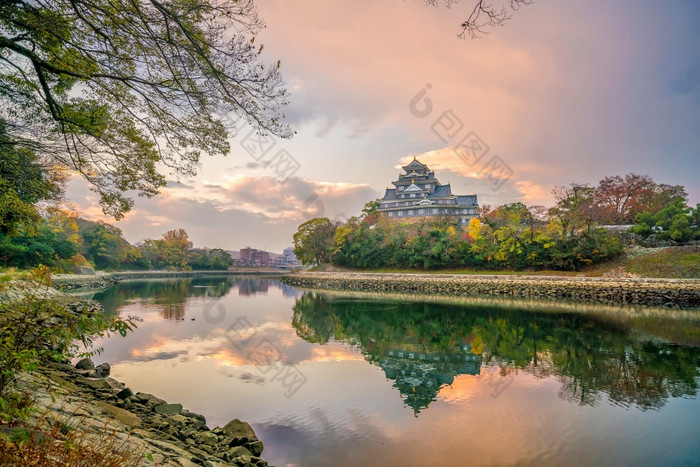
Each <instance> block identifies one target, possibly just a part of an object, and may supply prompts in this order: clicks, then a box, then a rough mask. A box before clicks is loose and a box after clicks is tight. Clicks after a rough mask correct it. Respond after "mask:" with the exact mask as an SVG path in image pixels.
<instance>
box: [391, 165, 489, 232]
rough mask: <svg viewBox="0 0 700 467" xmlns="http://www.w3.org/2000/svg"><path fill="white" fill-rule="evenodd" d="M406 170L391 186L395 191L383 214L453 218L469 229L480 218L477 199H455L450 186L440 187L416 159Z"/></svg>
mask: <svg viewBox="0 0 700 467" xmlns="http://www.w3.org/2000/svg"><path fill="white" fill-rule="evenodd" d="M403 170H404V171H405V172H406V173H404V174H399V179H398V180H396V181H395V182H391V183H392V184H393V185H394V188H387V189H386V192H385V193H384V198H382V199H381V200H380V202H379V211H380V212H385V213H387V215H388V216H389V217H390V218H393V219H399V218H407V217H437V216H450V217H454V218H455V219H456V220H457V222H458V223H459V224H460V225H467V224H469V221H471V220H472V219H473V218H474V217H477V216H478V215H479V204H478V202H477V199H476V195H453V194H452V188H451V187H450V184H449V183H448V184H447V185H443V184H442V183H440V182H439V181H438V179H437V178H436V177H435V173H434V172H433V171H432V170H430V168H428V166H427V165H425V164H422V163H420V162H419V161H418V160H417V159H416V158H415V157H414V158H413V162H411V163H410V164H408V165H406V166H404V167H403Z"/></svg>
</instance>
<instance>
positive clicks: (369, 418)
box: [94, 277, 700, 466]
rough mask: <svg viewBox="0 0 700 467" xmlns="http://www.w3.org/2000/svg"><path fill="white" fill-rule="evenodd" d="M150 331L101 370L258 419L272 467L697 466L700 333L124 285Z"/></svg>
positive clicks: (275, 290) (689, 328) (516, 310)
mask: <svg viewBox="0 0 700 467" xmlns="http://www.w3.org/2000/svg"><path fill="white" fill-rule="evenodd" d="M94 298H95V299H97V300H99V301H100V302H101V303H102V304H103V305H104V307H105V308H106V309H107V310H110V311H114V312H115V313H119V314H120V315H122V316H128V315H132V316H137V317H139V318H141V319H142V320H143V321H142V322H141V323H139V325H138V329H137V330H136V331H135V332H133V333H131V334H129V335H128V336H127V337H126V338H121V337H119V336H116V337H112V338H110V339H104V340H102V341H100V342H98V343H97V345H98V346H102V347H103V348H104V353H102V354H101V355H99V356H97V357H96V358H95V361H96V363H101V362H103V361H107V362H109V363H110V364H111V365H112V376H114V377H115V378H116V379H118V380H120V381H123V382H125V383H126V384H127V385H128V386H129V387H130V388H132V389H133V390H134V392H136V391H142V392H149V393H153V394H156V395H157V396H159V397H161V398H164V399H166V400H167V401H169V402H180V403H182V404H183V405H184V406H185V407H186V408H188V409H189V410H192V411H194V412H198V413H201V414H203V415H205V416H206V418H207V421H208V424H209V426H210V427H212V428H213V427H214V426H217V425H219V426H223V425H224V424H225V423H227V422H228V421H229V420H231V419H232V418H241V419H243V420H246V421H248V422H249V423H250V424H251V425H252V426H253V428H254V429H255V432H256V433H257V434H258V436H259V437H260V438H261V439H262V440H263V442H264V444H265V452H264V453H263V457H264V458H265V459H266V460H267V461H268V462H270V463H272V464H273V465H277V466H285V465H290V466H334V465H339V466H361V465H399V466H412V465H416V466H433V465H444V466H452V465H455V466H456V465H512V464H518V465H544V464H546V465H699V463H700V402H699V401H698V396H697V393H698V384H699V383H700V377H699V375H700V373H699V370H700V320H699V318H698V317H697V316H695V315H694V314H693V313H692V312H687V313H685V314H683V313H681V314H680V315H681V316H680V317H678V314H676V318H674V319H663V318H659V317H654V316H644V315H635V316H634V317H632V318H629V317H627V318H621V316H624V315H623V314H621V313H604V312H602V311H601V312H591V311H587V312H585V313H577V312H563V311H552V310H539V309H537V307H533V306H526V305H523V306H519V305H518V306H494V305H493V304H488V303H485V302H483V301H481V302H479V301H477V302H475V303H465V302H464V301H462V302H460V303H456V302H455V303H451V302H450V301H449V300H442V301H437V302H436V301H435V300H432V301H431V300H429V299H425V298H421V297H411V296H403V297H397V296H385V297H383V296H380V295H358V294H354V295H343V294H337V293H326V292H320V291H318V292H309V291H302V290H298V289H295V288H293V287H289V286H286V285H284V284H282V283H281V282H279V281H278V280H275V279H265V278H251V277H210V278H201V279H178V280H148V281H129V282H122V283H120V284H118V285H116V286H114V287H112V288H110V289H107V290H106V291H104V292H101V293H99V294H97V295H95V297H94ZM697 314H698V315H700V312H698V313H697Z"/></svg>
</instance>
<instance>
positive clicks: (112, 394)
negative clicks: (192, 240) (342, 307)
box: [0, 276, 268, 467]
mask: <svg viewBox="0 0 700 467" xmlns="http://www.w3.org/2000/svg"><path fill="white" fill-rule="evenodd" d="M169 277H173V276H169ZM27 296H33V297H35V298H39V299H41V300H49V301H51V302H53V303H57V304H60V305H63V306H65V307H66V308H68V309H69V310H71V311H72V312H73V313H75V314H76V316H78V315H79V314H81V313H88V314H92V313H102V312H104V310H103V308H102V306H101V305H100V304H99V303H97V302H95V301H93V300H88V299H84V298H79V297H74V296H71V295H69V294H66V293H64V292H61V291H59V290H56V289H55V288H52V287H47V286H44V285H41V284H38V283H19V282H11V283H8V284H7V285H5V286H4V287H3V288H2V289H0V303H4V304H6V305H7V304H11V303H14V302H19V301H22V300H23V299H25V298H26V297H27ZM47 318H48V317H47ZM45 319H46V318H44V317H41V318H40V319H39V321H38V322H37V324H36V325H37V326H41V324H40V323H42V322H44V320H45ZM109 373H110V367H109V365H108V364H106V363H104V364H101V365H98V366H97V367H95V365H94V364H93V362H92V361H91V360H90V359H83V360H81V361H79V362H78V363H77V364H76V366H75V367H74V366H73V365H71V364H70V363H69V362H67V361H64V362H63V363H56V362H51V361H49V362H44V363H42V364H41V365H39V366H38V367H37V368H36V369H35V371H33V372H31V373H25V374H22V375H21V376H20V379H19V381H18V385H17V389H19V390H20V391H21V392H23V393H25V394H28V395H30V396H31V397H32V399H33V400H34V401H35V405H34V408H35V409H36V410H35V411H34V414H35V415H34V417H35V418H34V420H33V421H32V420H29V424H30V426H31V425H32V423H34V424H35V425H36V424H37V423H39V419H38V418H37V414H44V415H43V416H46V414H49V415H50V418H51V419H54V420H60V421H61V423H63V424H64V425H65V426H73V425H77V426H79V427H80V429H81V430H82V431H83V432H86V433H87V435H88V439H92V440H93V442H94V444H95V445H99V443H100V442H101V440H103V439H104V438H105V437H106V436H107V437H116V439H117V440H118V442H119V444H120V445H121V448H120V449H123V450H128V452H141V453H143V459H142V462H141V464H150V465H171V466H196V465H205V466H212V467H213V466H228V465H235V466H266V465H268V464H267V462H265V461H264V460H263V459H261V458H260V455H261V454H262V452H263V443H262V441H260V440H259V439H258V438H257V436H256V435H255V432H254V431H253V429H252V428H251V427H250V425H249V424H248V423H246V422H243V421H241V420H238V419H234V420H231V421H230V422H229V423H228V424H226V425H225V426H224V427H216V428H214V429H209V427H208V426H207V424H206V419H205V418H204V416H203V415H199V414H196V413H192V412H189V411H188V410H186V409H184V408H183V406H182V405H181V404H174V403H167V402H166V401H164V400H162V399H159V398H158V397H156V396H154V395H152V394H145V393H139V392H137V393H136V394H134V393H133V391H132V390H131V389H129V388H128V387H126V385H124V384H123V383H121V382H119V381H117V380H115V379H113V378H110V377H109ZM76 420H77V421H76ZM0 429H2V430H3V431H5V430H7V427H2V426H0Z"/></svg>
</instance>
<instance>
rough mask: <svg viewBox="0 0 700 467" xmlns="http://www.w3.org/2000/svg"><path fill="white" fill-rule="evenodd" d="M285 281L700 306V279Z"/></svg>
mask: <svg viewBox="0 0 700 467" xmlns="http://www.w3.org/2000/svg"><path fill="white" fill-rule="evenodd" d="M282 281H283V282H285V283H287V284H289V285H292V286H298V287H309V288H321V289H335V290H368V291H375V292H384V291H386V292H408V293H425V294H441V295H454V296H471V295H481V296H484V295H491V296H493V295H497V296H512V297H525V298H548V299H558V298H559V299H561V298H566V299H573V300H582V301H589V302H600V303H617V304H634V305H649V306H677V307H682V308H697V307H700V280H696V279H636V278H635V279H603V278H592V277H551V276H501V275H496V276H483V275H448V274H439V275H438V274H385V273H333V272H304V273H295V274H290V275H287V276H286V277H283V278H282Z"/></svg>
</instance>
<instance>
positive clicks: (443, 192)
mask: <svg viewBox="0 0 700 467" xmlns="http://www.w3.org/2000/svg"><path fill="white" fill-rule="evenodd" d="M446 196H452V187H451V186H450V185H440V186H436V187H435V191H434V192H432V193H431V194H430V198H442V197H446Z"/></svg>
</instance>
